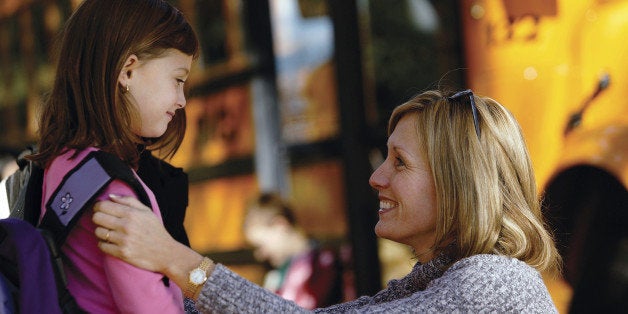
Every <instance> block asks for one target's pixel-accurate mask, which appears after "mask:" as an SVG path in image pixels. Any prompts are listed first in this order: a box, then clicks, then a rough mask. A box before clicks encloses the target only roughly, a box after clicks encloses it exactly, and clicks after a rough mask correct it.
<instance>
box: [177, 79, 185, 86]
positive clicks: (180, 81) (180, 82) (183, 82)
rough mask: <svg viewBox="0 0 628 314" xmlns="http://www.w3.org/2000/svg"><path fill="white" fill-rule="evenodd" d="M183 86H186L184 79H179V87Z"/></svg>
mask: <svg viewBox="0 0 628 314" xmlns="http://www.w3.org/2000/svg"><path fill="white" fill-rule="evenodd" d="M183 84H185V81H184V80H182V79H177V85H181V86H183Z"/></svg>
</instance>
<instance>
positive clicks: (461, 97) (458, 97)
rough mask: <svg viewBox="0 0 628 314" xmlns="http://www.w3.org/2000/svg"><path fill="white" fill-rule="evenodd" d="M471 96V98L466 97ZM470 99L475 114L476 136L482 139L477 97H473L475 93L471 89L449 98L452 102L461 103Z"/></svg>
mask: <svg viewBox="0 0 628 314" xmlns="http://www.w3.org/2000/svg"><path fill="white" fill-rule="evenodd" d="M466 96H469V97H466ZM467 98H468V99H469V103H470V104H471V111H472V112H473V125H474V126H475V134H477V135H478V139H479V138H480V123H479V121H478V108H477V107H476V106H475V97H474V96H473V91H471V90H470V89H467V90H463V91H460V92H457V93H455V94H453V95H451V96H449V97H448V99H449V100H450V101H456V100H458V101H460V102H461V103H462V102H464V100H465V99H467Z"/></svg>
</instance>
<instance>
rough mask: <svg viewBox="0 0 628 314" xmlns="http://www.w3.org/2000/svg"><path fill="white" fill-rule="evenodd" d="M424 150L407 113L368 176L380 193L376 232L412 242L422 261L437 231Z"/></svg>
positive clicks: (382, 235)
mask: <svg viewBox="0 0 628 314" xmlns="http://www.w3.org/2000/svg"><path fill="white" fill-rule="evenodd" d="M424 154H425V152H422V151H420V146H419V135H418V132H417V128H416V122H415V114H407V115H406V116H404V117H403V118H401V120H400V121H399V123H398V124H397V127H396V128H395V130H394V131H393V133H392V134H391V135H390V137H389V138H388V156H386V160H384V162H383V163H382V164H381V165H380V166H379V167H378V168H377V169H376V170H375V172H373V174H372V175H371V179H370V180H369V183H370V184H371V186H372V187H373V188H375V189H377V191H378V193H379V207H380V209H379V221H378V222H377V225H375V233H376V234H377V235H378V236H379V237H382V238H386V239H389V240H392V241H396V242H399V243H403V244H406V245H409V246H411V247H412V248H413V249H414V251H415V254H417V257H418V259H419V260H420V261H421V262H426V261H428V260H430V259H431V258H432V257H433V254H432V253H431V252H427V251H429V249H430V248H431V247H432V245H433V244H434V239H435V234H436V193H435V188H434V182H433V180H432V174H431V170H430V168H429V166H428V163H427V161H426V159H425V156H424ZM425 252H427V253H425ZM423 253H425V254H423Z"/></svg>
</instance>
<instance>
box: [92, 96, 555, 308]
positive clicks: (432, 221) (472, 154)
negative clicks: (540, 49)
mask: <svg viewBox="0 0 628 314" xmlns="http://www.w3.org/2000/svg"><path fill="white" fill-rule="evenodd" d="M370 184H371V186H372V187H373V188H375V189H376V190H377V192H378V194H379V199H380V205H379V207H380V209H379V221H378V223H377V225H376V226H375V232H376V234H377V235H378V236H380V237H383V238H386V239H390V240H393V241H397V242H400V243H403V244H406V245H408V246H410V247H411V248H412V249H413V250H414V253H415V255H416V258H417V260H418V262H417V264H416V265H415V266H414V268H413V270H412V272H411V273H410V274H408V275H407V276H406V277H404V278H403V279H400V280H392V281H391V282H390V283H389V284H388V287H387V288H386V289H384V290H382V291H380V292H379V293H377V294H376V295H374V296H372V297H369V296H363V297H361V298H359V299H357V300H355V301H352V302H348V303H342V304H338V305H334V306H331V307H328V308H322V309H317V310H315V311H319V312H346V311H349V310H355V311H357V312H386V313H390V312H399V313H407V312H426V311H436V312H451V311H456V310H457V311H463V312H469V311H470V312H478V311H496V312H544V313H545V312H556V308H555V306H554V304H553V303H552V300H551V298H550V295H549V293H548V291H547V288H546V286H545V285H544V283H543V280H542V279H541V276H540V274H539V272H552V271H557V270H558V269H559V264H560V257H559V255H558V254H557V251H556V248H555V246H554V242H553V239H552V237H551V235H550V234H549V232H548V231H547V230H546V228H545V226H544V223H543V218H542V215H541V210H540V205H539V202H538V199H537V191H536V183H535V179H534V174H533V171H532V166H531V162H530V159H529V156H528V152H527V150H526V147H525V143H524V139H523V137H522V134H521V130H520V128H519V126H518V124H517V122H516V121H515V119H514V118H513V117H512V115H511V114H510V113H509V112H508V111H507V110H506V109H505V108H504V107H503V106H501V105H500V104H498V103H497V102H496V101H494V100H492V99H490V98H486V97H478V96H475V95H474V94H473V93H472V92H471V91H470V90H466V91H463V92H459V93H456V94H453V95H449V94H445V93H443V92H440V91H427V92H424V93H422V94H420V95H418V96H415V97H414V98H412V99H411V100H410V101H408V102H407V103H405V104H402V105H401V106H399V107H397V108H396V109H395V110H394V111H393V113H392V116H391V118H390V121H389V139H388V156H387V158H386V160H385V161H384V162H383V163H382V165H380V166H379V168H377V170H375V172H374V173H373V175H372V176H371V179H370ZM130 207H133V208H130ZM142 207H143V206H142V205H141V204H139V202H137V200H135V199H133V198H128V197H118V196H112V201H104V202H101V203H98V204H97V205H96V206H95V211H96V213H95V214H94V216H93V220H94V222H95V223H96V224H98V225H99V227H98V228H97V229H96V235H97V236H98V237H99V238H100V239H102V240H104V239H108V240H109V241H108V242H104V241H101V242H100V244H99V246H100V248H101V250H103V251H104V252H107V253H109V254H112V255H114V256H117V257H120V258H122V259H124V260H127V261H128V262H130V263H133V264H135V265H138V266H139V267H143V268H146V269H149V270H153V271H157V272H161V273H163V274H165V275H167V276H169V277H170V278H171V279H173V280H174V281H175V282H177V283H180V284H183V283H185V282H187V281H188V273H189V272H190V271H191V270H192V269H194V268H195V267H196V265H198V264H199V263H200V262H201V260H202V259H204V258H203V257H202V256H201V255H199V254H197V253H195V252H194V251H192V250H190V249H189V248H187V247H184V246H181V245H179V244H177V243H176V242H175V241H173V240H171V239H170V238H169V237H168V236H167V234H166V233H164V232H163V230H161V229H159V228H158V223H156V222H155V219H154V218H153V217H150V216H149V215H147V214H146V212H147V211H146V210H145V209H142ZM141 225H143V226H144V228H141V227H140V226H141ZM162 229H163V228H162ZM205 259H206V258H205ZM205 273H206V274H207V277H208V278H206V280H204V281H203V282H204V284H203V286H202V287H199V289H198V290H197V292H196V293H197V294H199V296H198V297H197V307H198V308H199V310H200V311H202V312H229V313H235V312H299V311H305V310H304V309H301V308H299V307H297V306H296V305H295V304H294V303H291V302H289V301H285V300H283V299H281V298H279V297H277V296H275V295H273V294H272V293H268V292H267V291H265V290H263V289H262V288H260V287H258V286H256V285H254V284H252V283H250V282H248V281H246V280H244V279H243V278H241V277H239V276H237V275H236V274H234V273H233V272H231V271H229V270H228V269H227V268H225V267H224V266H222V265H213V264H212V265H211V266H210V267H208V268H206V269H205ZM203 279H205V278H203Z"/></svg>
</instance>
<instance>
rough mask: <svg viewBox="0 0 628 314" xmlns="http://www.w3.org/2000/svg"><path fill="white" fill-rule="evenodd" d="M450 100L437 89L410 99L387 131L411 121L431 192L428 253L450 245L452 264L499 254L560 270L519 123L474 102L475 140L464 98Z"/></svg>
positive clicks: (480, 100)
mask: <svg viewBox="0 0 628 314" xmlns="http://www.w3.org/2000/svg"><path fill="white" fill-rule="evenodd" d="M448 96H450V94H447V93H445V92H441V91H427V92H424V93H422V94H420V95H418V96H415V97H414V98H412V99H411V100H409V101H408V102H406V103H404V104H402V105H400V106H399V107H397V108H395V110H394V111H393V113H392V115H391V117H390V120H389V129H388V132H389V134H390V133H392V131H393V130H394V129H395V127H396V126H397V123H398V122H399V120H400V119H401V118H402V117H404V116H412V118H413V119H414V120H415V121H416V125H417V132H418V134H420V135H421V136H420V137H419V138H420V141H421V143H419V145H420V147H421V150H422V152H424V153H425V154H426V158H427V160H428V163H429V165H430V167H431V171H432V177H433V180H434V185H435V187H436V199H437V205H436V206H437V209H436V211H437V227H436V234H437V236H436V242H435V245H434V249H435V250H438V249H440V248H443V247H445V246H446V245H447V244H448V243H449V242H451V241H452V240H453V241H454V244H453V246H454V250H455V254H456V255H457V256H456V257H457V258H464V257H468V256H471V255H475V254H486V253H489V254H500V255H505V256H510V257H514V258H517V259H520V260H522V261H524V262H526V263H528V264H529V265H531V266H533V267H535V268H536V269H538V270H539V271H544V270H548V271H557V270H559V269H560V261H561V259H560V256H559V254H558V252H557V250H556V247H555V244H554V240H553V238H552V235H551V234H550V232H549V231H548V230H547V228H546V226H545V223H544V220H543V217H542V213H541V205H540V201H539V195H537V189H536V181H535V178H534V171H533V168H532V162H531V160H530V158H529V155H528V151H527V148H526V145H525V141H524V138H523V135H522V133H521V129H520V127H519V125H518V123H517V121H516V120H515V118H514V117H513V116H512V114H511V113H510V112H509V111H508V110H507V109H506V108H504V107H503V106H502V105H500V104H499V103H498V102H496V101H495V100H493V99H490V98H488V97H478V96H473V97H474V100H475V104H476V107H477V111H478V117H479V118H478V124H479V125H478V126H479V128H480V134H481V136H478V135H477V134H476V131H475V126H474V119H473V112H472V109H471V105H470V101H469V100H468V98H469V96H465V97H464V98H459V99H457V100H452V99H450V98H448Z"/></svg>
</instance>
